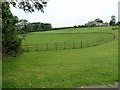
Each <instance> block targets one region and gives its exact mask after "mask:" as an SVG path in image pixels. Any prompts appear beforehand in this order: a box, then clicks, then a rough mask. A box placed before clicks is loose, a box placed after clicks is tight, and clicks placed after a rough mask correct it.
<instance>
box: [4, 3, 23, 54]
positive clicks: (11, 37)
mask: <svg viewBox="0 0 120 90" xmlns="http://www.w3.org/2000/svg"><path fill="white" fill-rule="evenodd" d="M17 22H18V18H17V16H13V15H12V13H11V11H10V7H9V3H8V2H2V53H3V55H6V54H7V55H8V54H16V53H17V52H18V50H19V48H20V44H21V39H19V38H18V36H17V30H16V29H17V26H16V24H17Z"/></svg>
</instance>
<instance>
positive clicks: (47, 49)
mask: <svg viewBox="0 0 120 90" xmlns="http://www.w3.org/2000/svg"><path fill="white" fill-rule="evenodd" d="M46 51H48V44H47V43H46Z"/></svg>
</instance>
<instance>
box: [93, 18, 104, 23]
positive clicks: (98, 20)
mask: <svg viewBox="0 0 120 90" xmlns="http://www.w3.org/2000/svg"><path fill="white" fill-rule="evenodd" d="M95 21H96V22H99V23H103V21H102V20H101V19H99V18H98V19H95Z"/></svg>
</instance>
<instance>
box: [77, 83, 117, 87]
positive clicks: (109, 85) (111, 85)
mask: <svg viewBox="0 0 120 90" xmlns="http://www.w3.org/2000/svg"><path fill="white" fill-rule="evenodd" d="M79 88H118V82H115V83H113V84H106V85H90V86H81V87H79Z"/></svg>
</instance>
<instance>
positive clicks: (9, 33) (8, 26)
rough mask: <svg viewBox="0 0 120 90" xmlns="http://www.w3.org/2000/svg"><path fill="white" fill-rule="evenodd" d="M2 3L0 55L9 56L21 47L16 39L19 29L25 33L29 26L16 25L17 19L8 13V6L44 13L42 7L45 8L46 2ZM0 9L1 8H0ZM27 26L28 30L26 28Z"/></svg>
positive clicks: (41, 0) (37, 0) (18, 39)
mask: <svg viewBox="0 0 120 90" xmlns="http://www.w3.org/2000/svg"><path fill="white" fill-rule="evenodd" d="M1 3H2V14H3V15H2V22H3V24H2V27H3V28H2V49H3V50H2V53H3V55H11V54H16V53H17V52H18V51H19V49H20V45H21V41H22V40H21V39H20V38H18V36H17V33H18V32H19V33H20V29H22V30H23V31H24V32H27V31H28V29H29V28H30V24H29V25H26V23H27V21H24V20H23V21H24V22H22V23H23V26H19V25H18V22H19V20H18V18H17V16H13V15H12V13H11V11H10V6H9V5H10V4H12V5H13V6H14V7H19V8H20V9H23V10H24V11H25V12H31V13H32V12H34V11H35V10H38V11H39V10H41V12H44V7H45V6H46V4H47V2H45V1H44V0H35V1H34V0H32V1H31V0H30V1H28V2H25V1H24V0H23V2H19V1H17V0H16V1H15V2H9V1H7V2H1ZM0 7H1V6H0ZM0 20H1V19H0ZM27 26H29V28H28V27H27Z"/></svg>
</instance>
